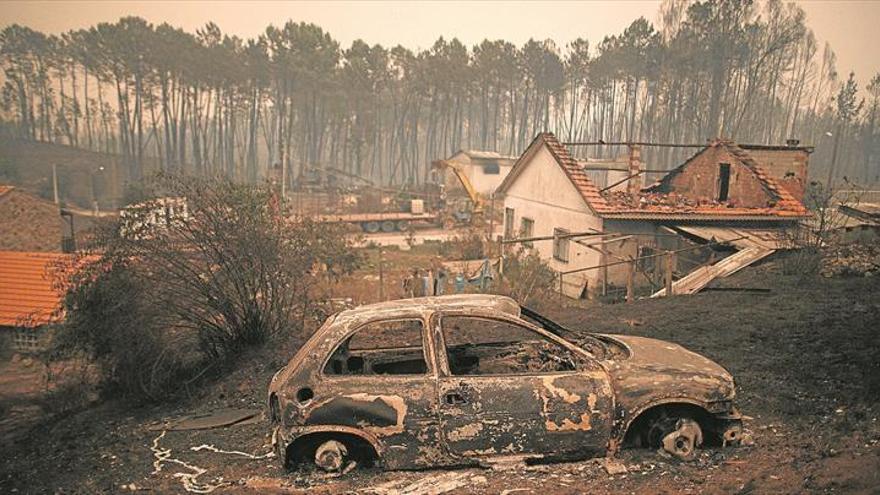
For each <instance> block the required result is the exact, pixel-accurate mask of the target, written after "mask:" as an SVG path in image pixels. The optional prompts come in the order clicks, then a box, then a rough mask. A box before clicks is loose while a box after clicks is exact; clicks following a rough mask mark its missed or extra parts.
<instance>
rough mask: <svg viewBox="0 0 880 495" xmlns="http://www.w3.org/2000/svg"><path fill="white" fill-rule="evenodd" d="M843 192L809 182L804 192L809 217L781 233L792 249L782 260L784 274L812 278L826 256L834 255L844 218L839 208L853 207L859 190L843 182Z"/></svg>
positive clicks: (859, 192) (858, 196)
mask: <svg viewBox="0 0 880 495" xmlns="http://www.w3.org/2000/svg"><path fill="white" fill-rule="evenodd" d="M844 184H845V186H846V189H845V190H844V189H841V190H837V191H836V190H834V189H829V188H826V187H825V186H824V185H822V184H821V183H819V182H816V181H813V182H810V184H809V185H808V186H807V188H806V190H805V191H804V205H805V206H806V207H807V208H808V209H809V210H810V213H811V214H812V218H810V219H809V220H807V221H806V222H803V223H801V224H799V225H797V226H795V227H793V228H791V229H789V230H788V231H787V232H785V233H784V236H785V238H784V241H785V243H786V244H788V246H789V247H790V248H791V249H792V250H791V251H790V252H789V253H788V254H787V255H786V256H785V257H783V258H782V271H783V273H785V274H786V275H801V276H815V275H817V274H819V272H820V270H821V269H822V267H823V265H824V264H825V263H826V261H827V259H826V258H827V253H829V252H836V251H837V249H838V247H839V246H840V243H841V239H839V237H838V235H839V233H840V231H841V228H842V227H843V226H844V225H845V223H846V220H847V216H846V215H845V214H844V213H842V212H841V211H840V206H846V205H853V204H857V203H858V202H859V200H860V197H861V195H862V192H863V190H862V189H861V188H859V187H858V186H856V185H855V184H852V183H850V182H849V181H846V182H845V183H844Z"/></svg>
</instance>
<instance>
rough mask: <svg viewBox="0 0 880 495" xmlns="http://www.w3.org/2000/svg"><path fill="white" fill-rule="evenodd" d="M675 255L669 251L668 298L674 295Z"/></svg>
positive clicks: (667, 266) (667, 270)
mask: <svg viewBox="0 0 880 495" xmlns="http://www.w3.org/2000/svg"><path fill="white" fill-rule="evenodd" d="M674 257H675V253H673V252H672V251H669V252H667V253H666V297H669V296H671V295H672V271H673V269H674V266H675V262H674Z"/></svg>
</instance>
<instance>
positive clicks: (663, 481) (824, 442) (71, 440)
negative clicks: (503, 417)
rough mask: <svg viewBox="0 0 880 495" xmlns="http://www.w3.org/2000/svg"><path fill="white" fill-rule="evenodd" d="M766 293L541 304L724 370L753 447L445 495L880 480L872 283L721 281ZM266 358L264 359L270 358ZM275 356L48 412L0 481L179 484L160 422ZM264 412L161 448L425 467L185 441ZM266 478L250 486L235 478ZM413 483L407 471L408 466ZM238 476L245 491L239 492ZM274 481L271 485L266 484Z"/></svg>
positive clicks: (877, 317) (114, 487) (802, 487)
mask: <svg viewBox="0 0 880 495" xmlns="http://www.w3.org/2000/svg"><path fill="white" fill-rule="evenodd" d="M716 286H720V287H725V288H728V289H729V288H737V287H739V288H761V289H769V290H770V291H769V292H737V291H729V290H728V291H705V292H703V293H701V294H698V295H695V296H679V297H673V298H669V299H652V300H641V301H637V302H635V303H631V304H623V303H621V304H602V305H600V304H588V305H586V306H584V305H561V304H554V305H549V304H547V305H542V308H541V309H542V310H543V311H544V312H545V313H546V314H547V316H550V317H552V318H555V319H556V320H558V321H559V322H560V323H562V324H564V325H566V326H567V327H568V328H569V329H571V332H572V335H570V337H571V338H573V339H575V340H576V339H577V334H578V333H580V332H583V331H591V332H601V333H623V334H632V335H641V336H646V337H652V338H659V339H665V340H669V341H672V342H676V343H679V344H682V345H683V346H685V347H687V348H688V349H690V350H692V351H695V352H698V353H700V354H703V355H705V356H707V357H709V358H711V359H713V360H715V361H716V362H718V363H719V364H721V365H722V366H724V367H725V368H727V369H728V370H729V371H730V372H731V373H732V374H733V375H734V377H735V379H736V383H737V392H738V405H739V406H740V409H741V410H742V412H743V413H744V414H746V415H747V416H749V417H751V418H752V419H751V420H749V421H748V422H747V428H748V429H749V430H750V431H751V432H752V433H753V434H754V438H755V442H756V444H755V445H754V446H752V447H741V448H735V449H731V448H728V449H717V450H715V451H709V452H707V453H704V454H702V457H701V458H700V460H699V461H696V462H693V463H678V462H675V461H672V460H668V459H663V458H662V457H660V456H658V455H657V454H655V453H653V452H648V451H624V452H623V453H621V456H620V457H621V460H622V461H623V462H624V463H625V464H627V465H628V466H629V468H630V472H629V473H628V474H626V475H618V476H609V475H607V474H606V473H605V472H604V471H603V470H601V469H598V468H589V469H585V468H584V467H583V465H581V467H572V466H578V465H577V464H568V465H566V464H559V465H550V466H544V467H542V468H541V469H542V471H540V472H538V473H534V472H532V473H531V474H530V473H526V472H525V471H518V470H514V471H503V472H496V471H484V472H481V476H485V477H486V478H487V481H486V482H485V483H482V484H478V485H474V486H468V487H465V488H464V489H459V490H457V491H454V492H453V493H473V492H483V491H485V492H487V493H499V492H501V491H503V490H504V489H508V488H522V489H524V490H525V491H523V492H520V493H527V492H528V491H541V492H544V493H578V492H582V491H583V489H585V487H587V486H588V487H589V491H590V492H593V493H685V492H688V493H805V492H806V493H878V491H877V490H878V487H880V474H878V473H880V421H878V415H880V414H878V413H880V410H878V401H880V279H878V278H877V277H862V278H830V279H829V278H820V277H802V276H791V275H783V274H782V273H781V269H780V268H779V266H778V262H774V261H773V260H772V259H771V260H770V261H769V262H767V263H764V264H762V265H760V266H757V267H754V268H750V269H746V270H743V271H742V272H740V273H738V274H736V275H734V276H733V277H730V278H729V279H726V280H724V281H722V282H721V283H717V284H716ZM267 356H268V357H267ZM281 362H283V358H282V357H280V356H279V355H278V354H277V353H274V352H273V351H270V350H262V351H254V352H253V353H251V354H250V355H248V356H245V357H243V358H242V359H241V361H240V363H241V364H240V366H239V367H238V368H237V369H236V370H234V371H233V372H232V373H231V374H229V375H228V376H227V377H226V378H224V379H223V380H222V381H220V382H218V383H215V384H214V385H212V386H210V387H206V388H205V389H204V390H200V391H197V392H195V393H193V395H192V396H191V397H190V398H189V399H187V400H183V401H181V402H178V403H174V404H164V405H158V406H151V407H133V406H131V405H130V404H128V403H126V402H123V401H112V402H107V403H102V404H99V405H96V406H93V407H91V408H89V409H87V410H85V411H81V412H77V413H73V414H67V415H64V416H61V417H53V418H46V419H45V420H43V421H42V422H40V423H39V424H37V426H36V427H34V428H33V429H32V430H29V431H27V432H18V433H19V434H17V435H14V438H13V439H12V440H10V441H8V442H4V445H2V446H0V451H2V459H0V492H3V493H10V492H12V491H13V490H16V491H18V492H20V493H58V492H61V493H97V492H121V491H127V488H126V489H123V488H122V487H123V485H126V486H127V484H130V483H136V485H137V488H138V489H149V490H152V491H155V492H170V493H180V492H182V491H183V490H182V487H181V485H180V483H179V481H178V480H177V479H175V478H173V477H172V475H173V473H175V472H179V471H181V470H180V469H176V467H175V466H171V465H166V467H165V468H164V469H163V470H162V472H161V473H158V474H152V471H153V465H152V462H153V460H154V459H153V455H152V452H151V451H150V448H149V447H150V444H151V442H152V440H153V439H154V438H155V437H156V435H157V434H158V432H157V431H153V430H150V429H149V426H150V425H154V424H155V423H156V422H157V421H159V420H162V419H164V418H168V417H173V416H176V415H180V414H184V413H191V412H193V411H207V410H210V409H212V408H216V407H230V406H238V407H243V406H244V407H262V402H263V400H264V397H265V390H266V386H267V384H268V380H269V379H270V377H271V375H272V374H273V373H274V371H275V370H276V369H277V367H278V366H279V365H280V364H281ZM268 430H269V428H268V424H267V423H265V422H261V423H258V424H255V425H249V426H243V427H235V428H227V429H221V430H207V431H201V432H169V433H168V436H167V437H166V438H164V439H163V444H162V446H163V447H168V448H173V449H174V455H175V456H177V457H180V458H181V459H184V460H188V461H191V462H193V463H195V464H197V465H199V466H201V467H204V468H206V469H208V470H209V473H207V474H206V475H204V476H203V477H202V478H200V479H201V480H202V481H210V480H212V479H216V477H219V476H222V477H223V478H224V479H225V480H227V481H232V482H233V483H236V485H235V486H233V487H231V488H226V489H221V490H218V492H215V493H224V490H226V491H230V490H231V491H232V492H235V493H252V492H258V491H265V490H269V491H278V490H280V489H282V488H283V489H284V490H294V489H304V490H311V491H317V492H319V493H338V492H345V491H353V490H356V489H361V488H365V487H367V486H370V485H373V484H377V483H379V482H387V481H388V480H393V479H396V478H407V477H413V476H417V475H424V473H384V472H380V471H377V470H371V471H367V472H362V473H358V474H351V475H347V476H346V477H343V478H341V479H337V480H332V481H329V482H328V481H326V480H324V481H322V480H314V479H312V480H305V481H303V476H302V475H299V474H289V473H284V472H283V471H282V470H281V469H280V468H278V466H277V465H276V464H275V461H274V460H271V459H270V460H261V461H250V460H246V459H244V460H242V459H230V458H224V457H222V456H213V457H212V456H209V455H204V454H201V453H198V454H197V453H192V452H188V451H189V449H190V447H191V446H195V445H199V444H203V443H204V444H216V445H217V447H218V448H225V449H230V450H243V451H245V452H253V453H264V452H266V451H268V449H269V447H268V442H269V439H268V436H267V435H268V433H269V431H268ZM247 479H252V480H253V479H260V480H264V481H265V480H272V481H270V482H268V484H265V483H264V484H263V485H260V486H262V487H263V488H262V489H255V488H253V486H255V485H252V484H245V483H244V480H247ZM413 479H415V478H413ZM248 486H250V487H251V488H247V487H248ZM269 487H274V488H271V489H270V488H269Z"/></svg>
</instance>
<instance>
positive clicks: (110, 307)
mask: <svg viewBox="0 0 880 495" xmlns="http://www.w3.org/2000/svg"><path fill="white" fill-rule="evenodd" d="M150 195H151V196H153V197H157V196H166V197H175V198H185V201H186V205H187V208H188V216H186V217H177V216H167V217H165V218H160V219H159V220H160V221H156V218H155V216H151V215H153V214H154V213H155V211H156V203H150V202H147V203H146V204H143V205H141V206H139V207H137V208H134V209H132V210H129V212H128V213H127V214H126V215H125V216H124V217H123V218H122V220H120V221H118V222H114V223H112V224H108V225H105V226H104V228H102V229H101V232H100V233H99V235H97V236H96V241H97V246H96V247H97V248H98V249H99V250H98V251H96V253H97V254H96V255H95V256H93V257H92V258H89V262H88V263H87V265H86V267H85V268H84V269H82V270H80V271H79V272H78V274H77V275H76V276H75V277H74V279H73V281H72V287H71V290H70V291H69V292H68V296H67V300H66V308H67V312H68V318H67V324H66V325H65V326H64V327H63V328H62V331H61V332H59V338H58V343H59V346H60V348H62V349H64V348H66V349H69V350H70V349H73V350H84V351H86V352H87V353H88V354H89V356H91V358H92V359H94V360H95V361H96V362H98V363H99V364H100V366H101V369H102V371H103V373H104V377H105V379H106V382H107V383H106V384H107V385H111V386H113V387H116V388H118V389H120V390H121V391H122V392H124V393H126V394H128V395H133V396H137V397H144V398H150V399H158V398H161V397H163V396H165V395H167V394H168V393H169V392H172V391H174V390H178V389H183V390H186V389H187V387H188V386H189V385H191V384H194V383H197V382H198V381H199V379H200V378H203V377H204V376H208V375H209V374H212V373H209V372H214V373H216V372H219V371H222V370H224V369H226V368H228V365H229V364H230V363H231V362H232V361H234V358H235V357H236V356H238V355H239V354H240V353H241V352H242V351H244V350H245V349H247V348H249V347H253V346H255V345H259V344H262V343H264V342H267V341H269V340H272V339H273V338H278V337H280V338H285V339H286V338H289V337H290V334H291V333H296V332H299V331H301V329H302V328H303V327H304V326H305V324H306V322H307V321H311V318H313V317H314V316H315V315H313V314H312V313H313V308H314V307H315V305H314V304H313V301H314V297H315V291H314V288H315V287H316V286H317V284H318V282H319V281H320V279H322V278H325V279H332V278H336V277H340V276H342V275H345V274H348V273H351V271H352V270H353V269H354V268H355V267H356V266H357V264H358V262H359V258H358V256H357V255H356V254H355V253H354V251H353V250H352V249H351V247H350V245H349V243H348V241H347V240H346V238H345V236H344V235H343V234H342V233H341V232H340V231H339V228H338V227H334V226H331V225H328V224H318V223H315V222H312V221H309V220H307V219H291V218H290V217H289V216H288V215H287V214H286V212H284V211H282V208H281V207H280V206H279V205H278V203H277V201H276V198H275V196H273V195H272V193H271V191H270V190H269V189H268V188H265V187H256V186H249V185H241V184H236V183H233V182H231V181H229V180H226V179H196V178H191V177H174V176H161V177H159V178H157V179H156V180H155V182H153V183H152V184H151V190H150ZM151 218H152V220H151ZM80 262H82V260H80Z"/></svg>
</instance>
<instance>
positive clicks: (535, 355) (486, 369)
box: [441, 316, 579, 376]
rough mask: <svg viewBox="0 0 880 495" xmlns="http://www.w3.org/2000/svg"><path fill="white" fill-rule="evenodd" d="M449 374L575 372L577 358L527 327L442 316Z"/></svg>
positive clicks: (497, 321)
mask: <svg viewBox="0 0 880 495" xmlns="http://www.w3.org/2000/svg"><path fill="white" fill-rule="evenodd" d="M441 325H442V327H443V338H444V341H445V342H446V357H447V360H448V362H449V371H450V373H451V374H452V375H456V376H462V375H510V374H512V375H517V374H530V373H553V372H567V371H575V370H577V369H578V363H579V357H578V356H577V355H575V353H573V352H571V351H570V350H569V349H567V348H565V347H564V346H562V345H560V344H558V343H556V342H553V341H551V340H548V339H547V338H545V337H544V336H543V335H540V334H539V333H537V332H535V331H534V330H532V329H530V328H526V327H523V326H519V325H516V324H513V323H511V322H507V321H502V320H493V319H489V318H477V317H470V316H451V317H444V318H443V320H442V322H441Z"/></svg>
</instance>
